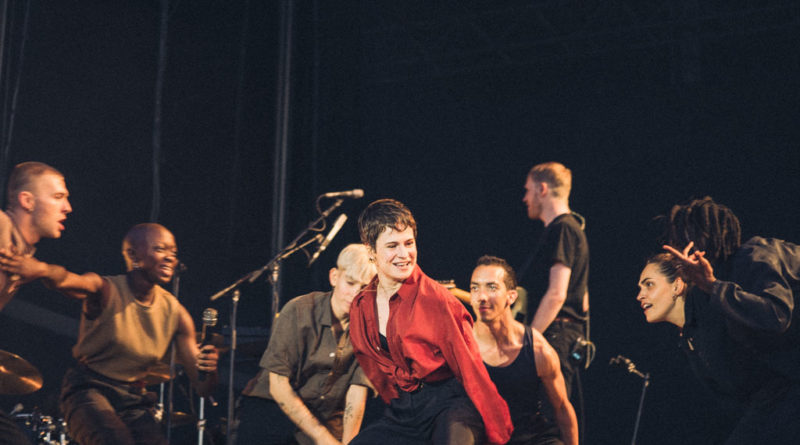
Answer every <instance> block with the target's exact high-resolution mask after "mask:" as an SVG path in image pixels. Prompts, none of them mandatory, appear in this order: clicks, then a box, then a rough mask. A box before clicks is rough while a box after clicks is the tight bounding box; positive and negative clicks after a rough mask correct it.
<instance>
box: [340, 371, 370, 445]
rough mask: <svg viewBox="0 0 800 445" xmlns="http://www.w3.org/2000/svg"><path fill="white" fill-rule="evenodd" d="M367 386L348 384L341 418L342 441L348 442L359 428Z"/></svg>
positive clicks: (362, 417) (367, 390)
mask: <svg viewBox="0 0 800 445" xmlns="http://www.w3.org/2000/svg"><path fill="white" fill-rule="evenodd" d="M367 392H369V388H367V387H366V386H361V385H350V388H349V389H348V390H347V395H346V396H345V400H344V418H343V419H342V428H343V432H342V443H343V444H347V443H348V442H350V441H351V440H352V439H353V438H354V437H356V435H357V434H358V431H359V430H360V429H361V421H362V420H363V419H364V406H365V405H366V403H367Z"/></svg>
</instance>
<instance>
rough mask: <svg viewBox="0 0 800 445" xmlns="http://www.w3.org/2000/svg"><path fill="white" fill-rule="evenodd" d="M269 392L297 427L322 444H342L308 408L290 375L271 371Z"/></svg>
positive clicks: (315, 441)
mask: <svg viewBox="0 0 800 445" xmlns="http://www.w3.org/2000/svg"><path fill="white" fill-rule="evenodd" d="M269 393H270V395H271V396H272V398H273V399H275V402H277V403H278V406H280V407H281V410H282V411H283V412H284V413H286V416H287V417H288V418H289V419H290V420H291V421H292V422H294V424H295V425H297V427H298V428H299V429H300V430H301V431H303V432H304V433H306V434H307V435H308V436H309V437H311V438H312V439H313V440H314V443H316V444H321V445H341V442H339V441H338V440H336V438H335V437H333V435H332V434H331V433H330V431H328V429H327V428H326V427H325V425H323V424H322V423H321V422H320V421H319V419H317V417H316V416H314V414H313V413H311V411H310V410H309V409H308V407H307V406H306V404H305V403H303V400H302V399H301V398H300V396H298V395H297V393H296V392H295V391H294V389H293V388H292V385H291V384H290V383H289V377H286V376H283V375H280V374H275V373H274V372H270V373H269ZM348 394H349V392H348Z"/></svg>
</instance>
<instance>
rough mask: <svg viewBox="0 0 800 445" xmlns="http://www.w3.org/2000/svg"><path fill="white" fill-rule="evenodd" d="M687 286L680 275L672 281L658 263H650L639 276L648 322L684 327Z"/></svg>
mask: <svg viewBox="0 0 800 445" xmlns="http://www.w3.org/2000/svg"><path fill="white" fill-rule="evenodd" d="M685 290H686V286H685V284H684V282H683V281H682V280H681V279H680V277H678V278H675V280H674V281H672V282H670V281H669V278H668V277H667V275H666V274H664V272H662V271H661V267H660V266H659V264H658V263H649V264H648V265H647V266H645V268H644V270H643V271H642V274H641V276H640V277H639V295H638V296H637V297H636V300H637V301H639V303H640V304H641V307H642V310H643V311H644V316H645V318H646V319H647V322H648V323H659V322H662V321H667V322H670V323H672V324H674V325H676V326H678V327H683V322H684V301H685V299H684V296H683V294H684V292H685Z"/></svg>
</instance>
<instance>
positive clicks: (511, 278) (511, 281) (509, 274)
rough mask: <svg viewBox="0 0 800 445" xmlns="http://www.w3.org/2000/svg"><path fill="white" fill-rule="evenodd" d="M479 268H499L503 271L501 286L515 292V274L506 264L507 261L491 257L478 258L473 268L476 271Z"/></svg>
mask: <svg viewBox="0 0 800 445" xmlns="http://www.w3.org/2000/svg"><path fill="white" fill-rule="evenodd" d="M479 266H498V267H501V268H502V269H503V270H504V271H505V277H504V278H503V284H505V285H506V290H515V289H516V288H517V274H516V273H514V268H513V267H511V265H510V264H508V261H506V260H504V259H503V258H500V257H496V256H492V255H484V256H482V257H480V258H478V262H477V264H475V268H476V269H477V268H478V267H479Z"/></svg>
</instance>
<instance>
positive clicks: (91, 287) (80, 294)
mask: <svg viewBox="0 0 800 445" xmlns="http://www.w3.org/2000/svg"><path fill="white" fill-rule="evenodd" d="M0 269H2V270H3V271H5V272H6V273H7V274H9V275H12V276H13V275H17V276H19V279H21V280H22V281H23V282H26V283H27V282H30V281H33V280H36V279H41V280H42V282H44V284H45V285H46V286H47V287H49V288H51V289H53V290H57V291H59V292H61V293H63V294H64V295H66V296H68V297H71V298H75V299H78V300H83V299H85V298H87V297H90V296H100V295H101V294H102V293H103V292H102V290H103V287H104V281H103V279H102V278H101V277H100V275H98V274H96V273H94V272H89V273H85V274H83V275H78V274H76V273H72V272H70V271H68V270H67V269H65V268H64V267H63V266H58V265H55V264H47V263H45V262H42V261H39V260H37V259H36V258H34V257H26V256H22V255H16V254H14V253H13V252H11V251H10V250H8V249H0Z"/></svg>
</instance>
